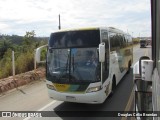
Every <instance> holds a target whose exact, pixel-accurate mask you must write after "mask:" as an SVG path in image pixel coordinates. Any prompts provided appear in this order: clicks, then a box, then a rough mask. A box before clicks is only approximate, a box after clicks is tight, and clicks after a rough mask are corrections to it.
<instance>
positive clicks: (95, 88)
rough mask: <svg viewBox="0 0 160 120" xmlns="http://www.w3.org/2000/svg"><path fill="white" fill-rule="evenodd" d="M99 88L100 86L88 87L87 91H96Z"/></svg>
mask: <svg viewBox="0 0 160 120" xmlns="http://www.w3.org/2000/svg"><path fill="white" fill-rule="evenodd" d="M99 90H101V86H96V87H91V88H88V90H87V93H90V92H97V91H99Z"/></svg>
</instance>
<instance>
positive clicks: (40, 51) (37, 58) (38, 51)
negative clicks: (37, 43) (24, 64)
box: [35, 45, 48, 63]
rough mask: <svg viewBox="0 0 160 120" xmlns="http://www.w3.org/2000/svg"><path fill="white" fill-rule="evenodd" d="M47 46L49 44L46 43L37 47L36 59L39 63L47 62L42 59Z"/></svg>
mask: <svg viewBox="0 0 160 120" xmlns="http://www.w3.org/2000/svg"><path fill="white" fill-rule="evenodd" d="M47 46H48V45H44V46H41V47H39V48H37V49H36V53H35V60H36V62H37V63H42V62H45V60H41V58H42V50H44V48H47Z"/></svg>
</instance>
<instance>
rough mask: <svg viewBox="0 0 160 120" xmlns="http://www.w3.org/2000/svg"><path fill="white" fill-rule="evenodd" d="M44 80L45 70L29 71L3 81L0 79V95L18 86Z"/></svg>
mask: <svg viewBox="0 0 160 120" xmlns="http://www.w3.org/2000/svg"><path fill="white" fill-rule="evenodd" d="M44 78H45V68H38V69H37V70H36V71H34V70H33V71H29V72H26V73H22V74H18V75H15V78H14V79H13V77H12V76H10V77H8V78H4V79H0V94H1V93H3V92H6V91H8V90H11V89H14V88H18V87H19V86H23V85H26V84H28V83H30V82H32V81H35V80H41V79H44Z"/></svg>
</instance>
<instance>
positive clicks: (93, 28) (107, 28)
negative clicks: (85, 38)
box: [54, 27, 129, 35]
mask: <svg viewBox="0 0 160 120" xmlns="http://www.w3.org/2000/svg"><path fill="white" fill-rule="evenodd" d="M100 29H106V30H109V31H114V32H118V33H123V34H128V33H125V32H123V31H122V30H120V29H117V28H114V27H84V28H69V29H61V30H58V31H55V32H54V33H57V32H67V31H82V30H100ZM128 35H129V34H128Z"/></svg>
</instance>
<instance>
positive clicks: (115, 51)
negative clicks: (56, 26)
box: [36, 27, 133, 104]
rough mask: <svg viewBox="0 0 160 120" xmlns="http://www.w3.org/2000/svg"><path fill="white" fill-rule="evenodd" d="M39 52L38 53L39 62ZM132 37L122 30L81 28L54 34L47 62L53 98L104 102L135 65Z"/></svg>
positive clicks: (49, 45)
mask: <svg viewBox="0 0 160 120" xmlns="http://www.w3.org/2000/svg"><path fill="white" fill-rule="evenodd" d="M40 50H41V49H39V48H38V49H37V51H36V59H37V61H38V60H39V58H40ZM132 54H133V52H132V38H131V36H130V35H129V34H127V33H124V32H123V31H121V30H118V29H115V28H111V27H102V28H97V27H96V28H82V29H70V30H60V31H57V32H54V33H51V35H50V39H49V42H48V52H47V60H46V84H47V88H48V93H49V96H50V98H53V99H55V100H60V101H68V102H77V103H91V104H99V103H103V102H104V101H105V99H106V98H107V97H108V96H109V95H110V94H112V93H113V92H114V90H115V87H116V85H117V84H118V83H119V82H120V80H121V79H122V77H123V76H124V75H125V74H126V73H127V72H129V70H130V67H131V64H132V59H133V56H132Z"/></svg>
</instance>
